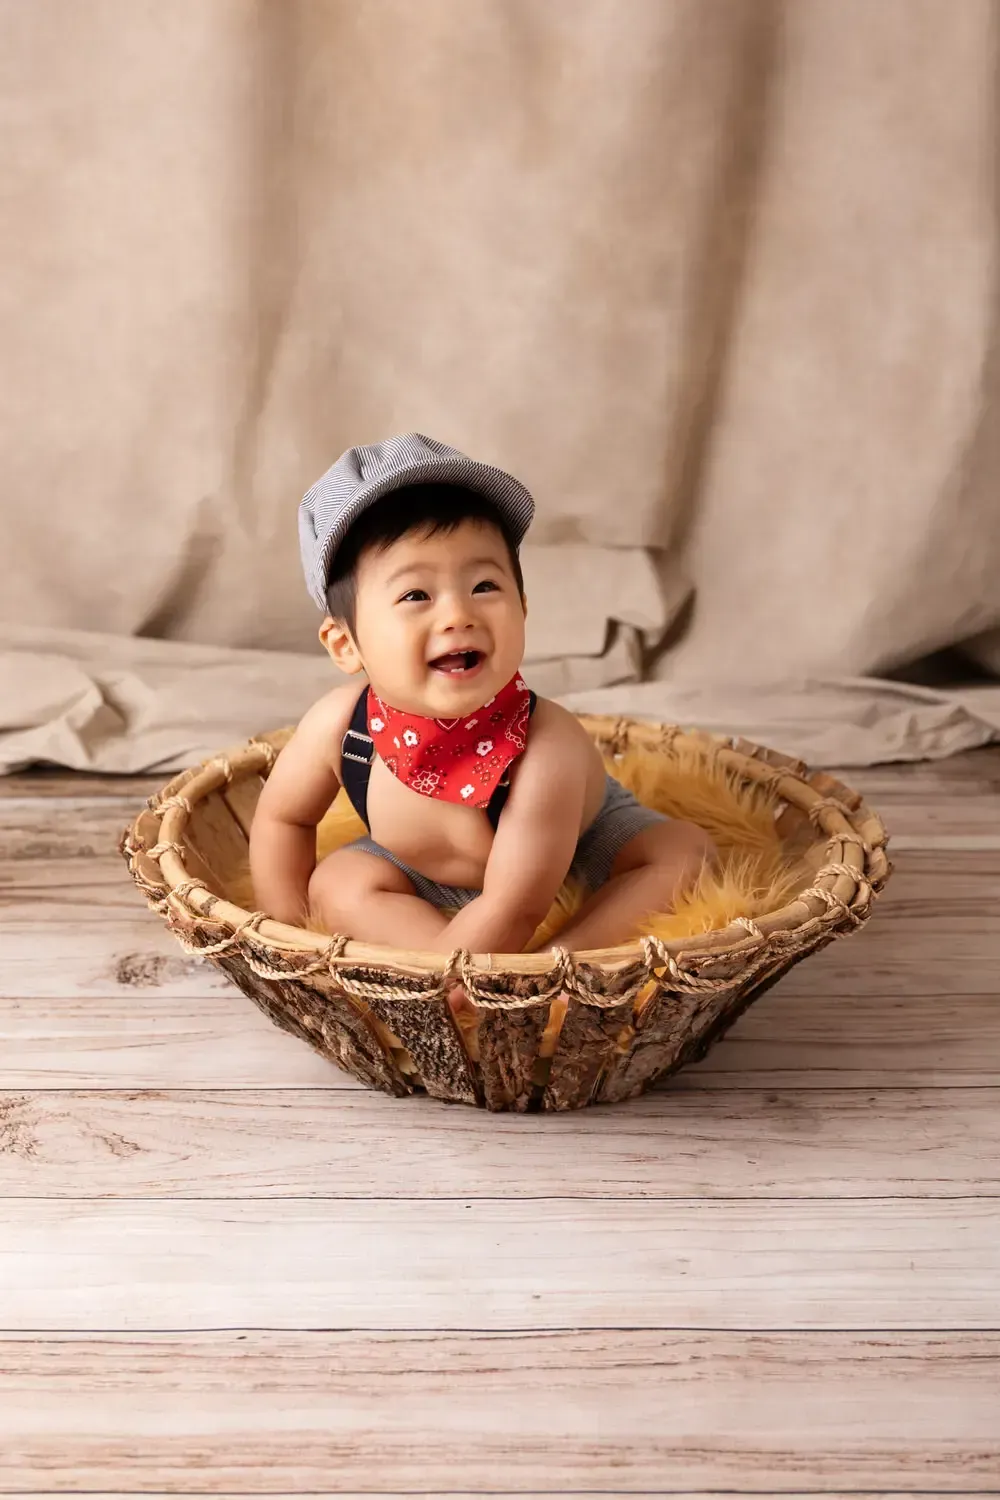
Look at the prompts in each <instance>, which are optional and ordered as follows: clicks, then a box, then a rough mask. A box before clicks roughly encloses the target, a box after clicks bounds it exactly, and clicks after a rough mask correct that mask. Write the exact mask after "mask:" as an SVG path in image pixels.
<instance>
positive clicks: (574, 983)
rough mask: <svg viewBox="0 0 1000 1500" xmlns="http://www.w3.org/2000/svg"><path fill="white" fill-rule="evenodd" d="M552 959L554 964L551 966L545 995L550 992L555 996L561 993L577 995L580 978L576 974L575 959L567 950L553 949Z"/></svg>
mask: <svg viewBox="0 0 1000 1500" xmlns="http://www.w3.org/2000/svg"><path fill="white" fill-rule="evenodd" d="M552 957H553V958H554V960H555V963H554V964H553V966H552V979H551V982H550V984H549V985H548V986H547V987H546V994H548V993H549V992H550V991H551V992H552V993H553V994H555V995H558V994H561V993H562V992H563V991H565V992H566V993H567V994H570V995H575V994H578V993H579V989H580V978H579V975H578V973H577V968H576V959H575V958H574V957H573V955H572V953H571V952H570V951H569V949H568V948H553V950H552Z"/></svg>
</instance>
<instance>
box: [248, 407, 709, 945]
mask: <svg viewBox="0 0 1000 1500" xmlns="http://www.w3.org/2000/svg"><path fill="white" fill-rule="evenodd" d="M533 512H534V502H533V501H532V498H531V496H530V495H529V494H528V492H527V490H526V489H524V487H523V486H522V485H521V484H519V483H518V482H517V480H515V479H513V478H511V476H510V475H508V474H505V473H503V471H502V470H500V469H496V468H493V467H491V466H490V465H488V464H484V463H479V462H476V461H474V460H472V459H469V458H466V457H465V456H464V455H462V454H460V453H458V452H456V450H455V449H454V448H449V447H448V446H447V445H446V444H444V443H440V442H436V441H434V440H433V439H431V438H426V437H422V436H420V435H419V434H417V433H411V434H409V435H407V436H404V437H397V438H390V439H389V440H388V441H387V442H384V443H377V444H375V445H374V446H372V447H367V448H351V449H349V450H348V452H347V453H345V454H344V455H343V457H341V458H339V459H338V460H337V462H336V463H335V464H334V465H333V467H332V468H331V469H330V470H329V471H328V472H327V473H326V474H324V476H323V478H322V479H320V480H319V481H318V483H317V484H315V485H314V486H313V488H312V489H311V490H309V492H308V493H307V494H306V496H305V498H304V499H303V501H302V505H301V507H300V514H299V532H300V539H301V546H302V560H303V565H304V568H305V573H306V579H307V583H308V586H309V591H310V593H311V595H312V597H313V599H314V600H315V602H316V604H317V605H318V606H319V607H320V609H322V610H323V611H324V619H323V623H322V624H321V626H320V630H319V638H320V640H321V641H322V643H323V646H324V647H325V649H326V650H327V651H328V652H329V654H330V656H331V657H332V658H333V660H334V661H335V662H336V664H337V666H338V667H339V668H340V669H341V671H343V672H346V673H348V674H349V675H350V676H351V677H355V678H360V675H361V674H362V673H363V674H364V676H365V678H366V681H365V682H364V683H362V682H360V681H359V682H357V683H349V684H347V685H346V686H343V687H336V688H334V689H333V690H332V691H331V692H329V693H327V694H326V696H325V697H323V698H321V699H320V700H319V702H317V703H315V704H314V705H313V706H312V708H310V709H309V711H308V712H307V713H306V715H305V716H304V718H303V719H302V721H301V723H300V724H299V726H298V728H297V729H296V731H295V733H294V735H293V736H292V738H291V739H290V740H289V742H288V744H287V745H286V746H285V748H284V749H283V750H282V752H281V754H280V755H279V756H278V759H277V761H276V762H275V765H274V768H273V769H272V771H271V774H270V776H269V777H268V780H267V782H266V784H265V786H264V789H263V791H262V793H261V797H260V801H259V803H258V805H257V811H256V815H255V817H254V821H253V827H252V830H251V836H250V866H251V873H252V876H253V884H254V891H255V895H256V900H257V905H258V907H260V908H262V909H263V910H265V911H266V912H267V913H268V914H269V915H270V916H273V917H275V918H277V919H278V920H279V921H282V922H289V923H293V924H302V923H304V922H309V923H311V924H312V925H314V926H318V927H320V928H322V929H323V930H325V931H328V932H341V933H345V934H346V935H348V936H350V937H352V938H356V939H359V940H361V941H363V942H368V943H378V944H391V945H393V946H396V947H405V948H416V949H423V950H432V951H439V952H450V951H452V950H453V949H455V948H465V949H467V950H470V951H472V952H476V953H484V952H520V951H521V950H522V949H523V948H524V946H525V944H526V943H527V942H528V941H529V940H530V939H531V937H532V935H533V934H534V932H535V930H536V929H537V927H538V925H539V923H540V922H541V921H542V920H543V919H544V918H545V916H546V915H547V913H548V911H549V908H550V906H551V904H552V901H553V898H554V897H555V894H556V892H557V891H558V889H559V887H560V886H561V884H562V882H563V880H564V879H565V877H566V875H567V874H572V875H573V876H575V877H576V878H577V879H578V880H579V881H580V882H582V884H583V886H584V887H585V888H586V892H587V896H586V899H585V901H584V904H583V906H582V907H581V908H580V910H579V911H578V912H577V913H576V914H575V916H574V917H573V918H572V919H571V921H570V923H569V925H568V926H567V927H565V928H564V929H563V930H562V932H560V933H559V935H558V939H557V941H558V943H559V944H560V946H564V947H567V948H571V949H576V950H579V949H588V948H601V947H607V946H612V945H614V944H617V943H621V942H624V941H626V940H627V939H629V938H630V937H632V936H634V935H635V934H636V932H637V931H638V930H639V929H640V928H641V924H642V921H643V918H644V917H645V916H647V915H648V914H649V913H651V912H656V911H664V910H666V909H668V908H669V907H670V905H671V902H672V900H673V898H674V896H675V893H676V892H677V891H678V889H679V888H680V887H681V886H682V885H684V884H687V883H688V882H690V881H691V880H692V879H693V878H695V877H696V876H697V874H698V873H699V871H700V869H701V867H702V865H703V863H704V862H705V861H706V860H708V859H710V858H711V857H712V856H713V854H714V849H713V845H712V842H711V840H710V839H709V837H708V835H707V834H706V833H704V832H703V830H702V829H700V828H698V827H696V826H695V825H693V824H691V823H683V822H678V821H674V820H670V819H668V818H665V817H663V816H662V815H661V814H660V813H656V812H653V811H651V810H649V809H648V808H644V807H642V806H641V805H640V804H639V803H638V802H637V801H636V799H635V797H633V795H632V794H631V792H629V791H627V790H626V789H625V788H624V787H622V786H621V785H620V784H619V783H618V782H617V781H615V780H614V778H613V777H611V776H609V775H607V773H606V771H605V768H604V764H603V762H602V760H601V757H600V754H599V753H598V751H597V749H596V747H595V745H594V743H593V741H592V740H591V739H590V738H589V736H588V735H587V733H586V732H585V730H584V729H583V728H582V726H581V725H580V724H579V722H578V721H577V720H576V719H575V718H574V717H573V715H572V714H571V713H568V712H567V711H566V709H564V708H561V707H560V706H559V705H558V704H557V703H553V702H550V701H548V700H546V699H544V698H536V696H535V694H534V693H533V692H531V690H530V689H529V688H528V687H527V685H526V683H525V681H524V679H523V677H522V676H521V672H520V668H521V659H522V657H523V655H524V622H525V615H526V612H527V604H526V601H525V597H524V588H523V583H522V578H521V567H520V562H519V560H518V547H519V545H520V543H521V540H522V538H523V536H524V533H525V532H526V531H527V529H528V526H529V524H530V521H531V518H532V515H533ZM341 786H343V787H344V788H345V790H346V792H347V795H348V797H349V798H350V800H351V802H352V803H353V805H354V807H355V809H356V811H357V812H358V814H359V815H360V817H361V818H362V820H363V821H364V823H365V826H366V827H367V828H368V830H369V836H368V837H365V838H360V839H357V840H356V841H355V842H354V843H353V844H350V845H348V846H347V847H346V848H343V849H338V850H336V851H335V852H334V853H332V854H330V855H328V856H327V857H326V858H325V859H324V860H322V861H321V862H320V863H319V864H318V865H317V863H316V825H317V823H318V822H319V821H320V819H321V818H322V817H323V815H324V813H326V811H327V810H328V808H329V807H330V804H331V803H332V802H333V799H334V798H335V796H336V795H337V793H338V791H339V790H340V788H341Z"/></svg>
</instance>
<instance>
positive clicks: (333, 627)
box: [319, 615, 364, 676]
mask: <svg viewBox="0 0 1000 1500" xmlns="http://www.w3.org/2000/svg"><path fill="white" fill-rule="evenodd" d="M319 639H320V644H321V645H322V647H323V650H324V651H325V652H326V653H327V654H328V655H329V656H331V657H332V658H333V660H334V662H335V663H336V665H337V666H338V667H339V668H340V670H341V671H342V672H347V673H348V675H349V676H353V675H354V674H355V673H356V672H363V671H364V663H363V662H362V660H361V653H360V652H359V651H358V648H357V646H356V644H355V641H354V637H353V636H352V634H351V632H350V629H349V628H348V624H347V621H346V620H334V619H332V618H331V616H330V615H327V616H326V617H325V618H324V620H323V623H322V625H321V626H320V627H319Z"/></svg>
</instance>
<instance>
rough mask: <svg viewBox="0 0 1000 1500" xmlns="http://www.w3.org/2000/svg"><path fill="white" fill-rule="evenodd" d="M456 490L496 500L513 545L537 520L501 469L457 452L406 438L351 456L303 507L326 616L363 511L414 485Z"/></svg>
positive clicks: (306, 565) (417, 436)
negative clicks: (338, 565)
mask: <svg viewBox="0 0 1000 1500" xmlns="http://www.w3.org/2000/svg"><path fill="white" fill-rule="evenodd" d="M435 483H437V484H454V485H460V486H461V487H462V488H463V489H467V490H475V491H476V492H477V494H480V495H485V496H486V498H487V499H489V500H492V501H493V504H494V505H495V506H496V508H497V510H498V511H499V512H500V514H501V516H502V517H503V519H504V521H505V523H506V525H507V527H508V528H509V530H510V532H511V534H512V536H513V538H514V545H515V546H520V544H521V539H522V538H523V536H524V533H525V532H526V531H527V529H528V527H529V526H530V525H531V518H532V516H533V515H534V513H535V502H534V501H533V500H532V498H531V496H530V494H529V493H528V491H527V490H526V489H525V487H524V485H523V484H519V483H518V481H517V480H516V479H514V478H512V476H511V475H510V474H505V473H504V471H503V469H496V468H494V467H493V465H492V464H484V463H479V462H478V461H477V460H476V459H474V458H466V456H465V454H464V453H459V451H458V449H457V448H449V446H448V444H447V443H439V442H437V441H436V439H434V438H429V437H424V436H423V435H422V434H421V433H419V432H407V433H404V434H403V436H401V437H393V438H386V440H385V442H384V443H372V444H371V446H370V447H367V448H348V450H347V452H346V453H342V454H341V456H340V457H339V458H338V459H337V462H336V463H335V464H332V465H331V467H330V468H329V469H327V471H326V473H325V474H324V475H323V477H322V479H317V481H316V483H315V484H314V485H313V486H312V488H311V489H309V490H307V491H306V493H305V495H303V497H302V503H301V505H300V506H299V546H300V548H301V550H302V569H303V572H304V573H305V575H306V587H307V588H308V590H309V593H310V595H311V596H312V598H313V599H314V600H315V602H316V603H317V604H318V605H319V607H320V609H323V610H325V609H326V589H327V584H328V582H329V579H330V568H331V565H332V563H333V559H334V557H335V555H336V552H337V549H338V547H339V546H340V544H341V543H342V542H343V540H344V538H345V536H346V535H347V533H348V531H349V530H350V528H351V527H352V526H353V525H354V522H355V521H356V520H357V519H358V516H360V514H361V512H362V511H363V510H367V508H368V506H369V505H373V504H374V502H375V501H376V500H381V498H382V496H383V495H388V494H390V493H391V492H392V491H393V490H401V489H405V488H407V486H408V485H411V484H435Z"/></svg>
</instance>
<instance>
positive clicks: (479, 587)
mask: <svg viewBox="0 0 1000 1500" xmlns="http://www.w3.org/2000/svg"><path fill="white" fill-rule="evenodd" d="M499 588H500V585H499V584H498V583H495V582H494V581H493V579H492V578H483V579H480V581H479V583H477V584H476V586H475V588H474V589H473V590H472V592H473V593H474V594H481V593H482V592H483V590H484V589H485V590H487V591H488V592H491V593H495V592H497V591H498V590H499Z"/></svg>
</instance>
